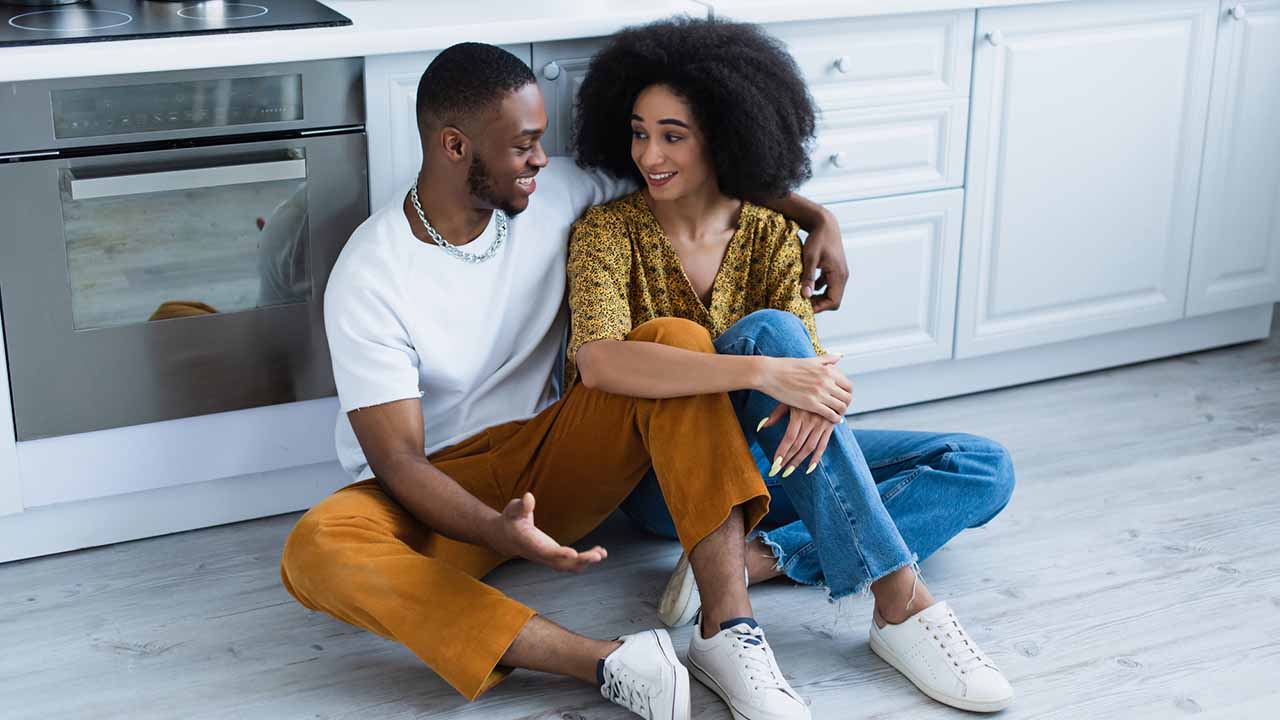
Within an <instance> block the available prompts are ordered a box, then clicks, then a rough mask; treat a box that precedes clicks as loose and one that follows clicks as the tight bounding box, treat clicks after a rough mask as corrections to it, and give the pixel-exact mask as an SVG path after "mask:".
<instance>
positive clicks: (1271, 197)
mask: <svg viewBox="0 0 1280 720" xmlns="http://www.w3.org/2000/svg"><path fill="white" fill-rule="evenodd" d="M1218 27H1219V32H1218V51H1217V57H1216V59H1215V61H1214V77H1213V100H1212V104H1211V105H1210V111H1209V132H1208V138H1207V140H1206V145H1205V153H1204V168H1203V170H1202V174H1201V179H1200V204H1199V208H1198V210H1197V214H1196V232H1195V245H1194V248H1193V250H1192V254H1191V279H1190V281H1189V282H1188V285H1187V315H1188V316H1193V315H1204V314H1207V313H1215V312H1220V311H1222V310H1229V309H1231V308H1238V307H1247V306H1249V305H1257V304H1259V303H1272V302H1276V301H1280V0H1249V1H1248V2H1235V1H1234V0H1228V1H1226V2H1224V3H1223V4H1222V6H1221V10H1220V12H1219V15H1218Z"/></svg>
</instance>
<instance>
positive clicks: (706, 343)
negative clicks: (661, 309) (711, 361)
mask: <svg viewBox="0 0 1280 720" xmlns="http://www.w3.org/2000/svg"><path fill="white" fill-rule="evenodd" d="M627 339H628V340H642V341H645V342H653V343H659V344H661V345H670V346H671V347H678V348H683V349H685V350H696V351H698V352H715V351H716V350H715V345H713V344H712V342H711V333H709V332H707V329H706V328H704V327H702V326H701V325H699V324H698V323H696V322H693V321H692V320H685V319H684V318H674V317H662V318H654V319H653V320H650V321H648V322H645V323H641V324H640V325H638V326H636V328H635V329H634V330H632V331H631V333H630V334H629V335H627Z"/></svg>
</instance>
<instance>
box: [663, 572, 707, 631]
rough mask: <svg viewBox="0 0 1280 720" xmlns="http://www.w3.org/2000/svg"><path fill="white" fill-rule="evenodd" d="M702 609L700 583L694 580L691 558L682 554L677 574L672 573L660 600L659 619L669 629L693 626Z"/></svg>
mask: <svg viewBox="0 0 1280 720" xmlns="http://www.w3.org/2000/svg"><path fill="white" fill-rule="evenodd" d="M701 609H702V596H701V595H699V594H698V583H696V582H694V579H693V568H691V567H690V566H689V556H688V555H684V554H681V555H680V561H679V562H678V563H676V569H675V572H673V573H671V579H669V580H667V587H666V589H665V590H663V591H662V597H661V598H659V599H658V619H659V620H661V621H662V624H663V625H666V626H667V627H673V628H674V627H684V626H685V625H692V624H693V621H694V620H695V619H696V618H697V617H698V611H699V610H701Z"/></svg>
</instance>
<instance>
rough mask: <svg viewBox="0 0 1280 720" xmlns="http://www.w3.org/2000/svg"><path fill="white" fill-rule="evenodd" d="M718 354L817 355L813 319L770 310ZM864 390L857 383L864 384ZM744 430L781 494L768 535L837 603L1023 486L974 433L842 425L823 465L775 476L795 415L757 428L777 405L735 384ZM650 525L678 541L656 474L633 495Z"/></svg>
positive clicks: (630, 509)
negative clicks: (808, 322) (807, 324)
mask: <svg viewBox="0 0 1280 720" xmlns="http://www.w3.org/2000/svg"><path fill="white" fill-rule="evenodd" d="M715 346H716V350H717V352H719V353H721V354H734V355H767V356H770V357H812V356H813V355H814V352H813V345H812V344H811V342H810V340H809V335H808V333H807V332H806V331H805V328H804V324H803V323H802V322H801V321H800V319H799V318H797V317H796V316H795V315H792V314H791V313H788V312H783V311H780V310H758V311H756V312H754V313H752V314H750V315H748V316H747V317H745V318H743V319H741V320H739V321H738V322H737V323H736V324H735V325H734V326H733V327H731V328H729V330H728V331H727V332H725V333H724V334H723V335H721V336H720V337H719V338H718V339H717V340H716V341H715ZM854 393H855V395H856V394H857V388H856V387H855V388H854ZM730 396H731V398H732V399H733V404H734V408H735V409H736V410H737V413H738V421H739V423H740V424H741V425H742V432H743V433H744V434H745V435H746V437H747V441H748V444H749V445H750V446H751V450H752V453H753V454H754V455H755V458H756V464H757V465H758V466H759V467H760V471H761V473H762V474H763V475H764V476H765V483H766V485H768V487H769V492H770V495H771V497H772V501H771V505H770V510H769V514H768V515H767V516H766V517H765V519H764V521H763V523H762V524H761V528H760V529H757V530H756V531H754V532H753V533H752V535H751V537H752V538H755V537H759V538H760V539H761V540H762V541H763V542H764V544H765V545H766V546H767V547H769V548H770V549H771V550H772V551H773V554H774V556H775V557H776V558H777V567H778V569H779V570H781V571H782V573H783V574H785V575H786V576H787V577H789V578H791V579H792V580H794V581H796V582H800V583H804V584H806V585H825V586H826V587H827V589H828V592H829V594H830V599H831V600H832V601H835V600H838V599H840V598H842V597H845V596H847V595H851V594H854V593H858V592H862V591H864V590H866V589H867V588H868V587H870V585H871V583H872V582H874V581H876V580H878V579H880V578H882V577H884V576H885V575H888V574H889V573H892V572H893V571H895V570H897V569H899V568H902V567H904V566H906V565H910V564H912V563H914V562H916V561H917V560H918V559H919V560H923V559H924V558H926V557H928V556H929V555H932V554H933V553H934V552H936V551H937V550H938V549H939V548H941V547H942V546H943V545H944V544H946V542H947V541H948V540H950V539H951V538H953V537H955V536H956V535H957V534H959V533H960V531H961V530H964V529H966V528H972V527H978V526H979V525H983V524H985V523H986V522H987V521H989V520H991V519H992V518H994V517H995V516H996V515H997V514H998V513H999V512H1000V511H1001V510H1002V509H1004V506H1005V504H1006V503H1008V502H1009V496H1010V495H1011V494H1012V492H1013V483H1014V480H1013V463H1012V462H1011V460H1010V458H1009V453H1008V451H1007V450H1005V449H1004V447H1002V446H1001V445H1000V444H999V443H996V442H994V441H992V440H988V439H986V438H982V437H978V436H976V435H969V434H965V433H928V432H909V431H905V430H858V429H852V428H850V427H849V425H848V424H847V423H845V424H841V425H837V426H836V427H835V429H834V430H833V432H832V433H831V441H830V443H829V444H828V445H827V450H826V452H825V453H824V454H823V456H822V460H821V462H819V464H818V467H817V468H816V469H814V471H813V474H811V475H806V474H805V472H804V471H805V469H806V468H807V467H808V461H807V460H805V461H804V462H801V463H799V465H800V467H799V469H798V470H797V471H796V472H794V473H792V475H791V477H789V478H783V477H782V475H781V474H779V475H778V476H776V477H772V478H770V477H768V474H769V468H770V466H771V465H772V464H773V462H772V460H771V458H772V457H773V455H774V453H775V452H776V451H777V449H778V443H779V442H781V440H782V436H783V434H784V433H785V432H786V422H785V416H784V421H783V422H779V423H775V424H774V425H773V426H772V427H768V428H765V429H764V430H762V431H760V432H759V433H757V432H756V424H757V423H759V422H760V420H761V419H762V418H764V417H766V416H768V415H769V413H770V412H772V410H773V409H774V407H775V406H776V405H777V402H776V401H775V400H773V399H772V398H770V397H769V396H767V395H764V394H763V393H759V392H756V391H753V390H739V391H736V392H733V393H730ZM622 510H623V511H624V512H625V513H626V514H627V516H628V517H630V518H631V520H632V521H633V522H634V523H635V524H636V525H638V526H639V527H640V528H641V529H643V530H646V531H648V532H651V533H654V534H657V535H662V536H665V537H670V538H675V537H676V531H675V525H674V523H673V522H672V520H671V515H670V514H669V513H668V512H667V507H666V502H665V501H664V500H663V498H662V490H661V489H660V488H659V487H658V482H657V479H656V478H655V477H653V475H652V473H651V474H650V475H649V476H648V477H646V478H645V479H644V480H643V481H642V482H641V483H640V486H639V487H637V488H636V490H635V491H634V492H632V494H631V496H630V497H628V498H627V499H626V501H625V502H623V504H622Z"/></svg>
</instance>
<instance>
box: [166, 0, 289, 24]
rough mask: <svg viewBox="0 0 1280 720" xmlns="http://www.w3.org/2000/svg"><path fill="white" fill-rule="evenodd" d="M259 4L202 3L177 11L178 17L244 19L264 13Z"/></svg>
mask: <svg viewBox="0 0 1280 720" xmlns="http://www.w3.org/2000/svg"><path fill="white" fill-rule="evenodd" d="M267 12H268V10H267V9H266V8H264V7H262V6H261V5H251V4H249V3H217V4H215V5H214V6H213V7H208V6H206V5H204V4H200V5H188V6H186V7H184V8H182V9H181V10H179V11H178V15H179V16H180V17H184V18H187V19H189V20H246V19H248V18H256V17H261V16H263V15H266V14H267Z"/></svg>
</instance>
